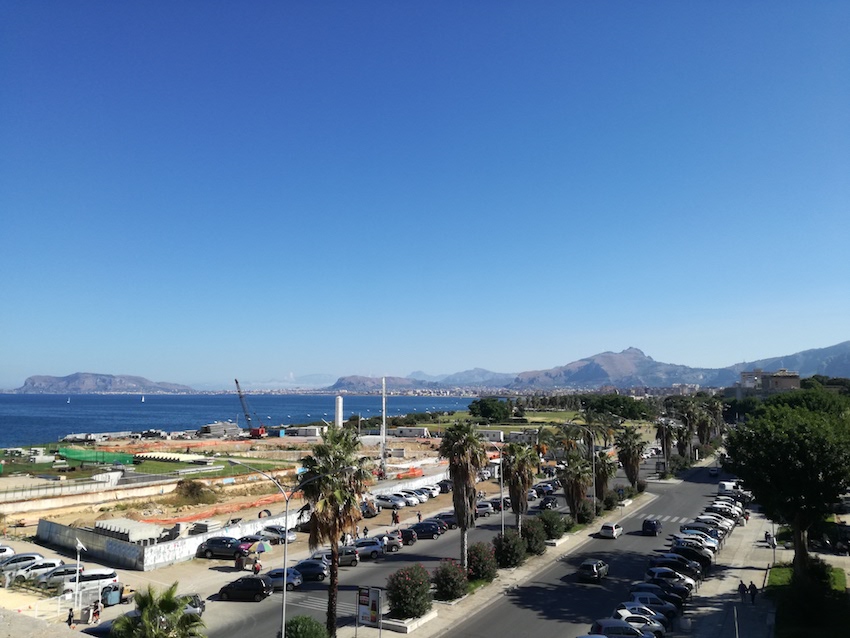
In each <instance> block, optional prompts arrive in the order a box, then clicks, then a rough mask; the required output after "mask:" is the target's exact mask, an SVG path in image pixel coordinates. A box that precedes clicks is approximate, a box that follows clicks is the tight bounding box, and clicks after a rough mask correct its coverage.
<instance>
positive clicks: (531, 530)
mask: <svg viewBox="0 0 850 638" xmlns="http://www.w3.org/2000/svg"><path fill="white" fill-rule="evenodd" d="M522 537H523V539H524V540H525V548H526V550H527V551H528V553H529V554H534V555H535V556H540V555H542V554H545V553H546V530H545V529H544V528H543V523H541V522H540V521H539V520H537V519H536V518H529V519H527V520H526V521H525V522H524V523H523V525H522Z"/></svg>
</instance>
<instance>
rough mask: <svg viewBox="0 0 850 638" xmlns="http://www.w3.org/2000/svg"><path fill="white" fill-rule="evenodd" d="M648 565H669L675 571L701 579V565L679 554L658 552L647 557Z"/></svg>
mask: <svg viewBox="0 0 850 638" xmlns="http://www.w3.org/2000/svg"><path fill="white" fill-rule="evenodd" d="M649 566H650V567H669V568H671V569H675V570H676V571H677V572H681V573H683V574H684V575H685V576H690V577H691V578H693V579H694V580H698V579H702V577H703V570H702V566H701V565H700V564H699V563H698V562H696V561H693V560H689V559H687V558H685V557H684V556H680V555H679V554H673V553H670V554H660V555H658V556H652V557H650V559H649Z"/></svg>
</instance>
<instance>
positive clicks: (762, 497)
mask: <svg viewBox="0 0 850 638" xmlns="http://www.w3.org/2000/svg"><path fill="white" fill-rule="evenodd" d="M789 394H803V393H802V392H800V393H796V392H795V393H789ZM777 403H779V402H777ZM804 403H805V402H804ZM848 425H850V423H848V421H847V419H846V418H845V417H840V416H838V415H836V414H830V413H828V412H813V411H811V410H808V409H806V408H805V407H791V406H789V405H781V404H777V405H770V406H766V407H765V408H764V409H763V410H762V411H760V414H759V416H757V417H755V418H754V419H752V420H751V421H748V422H747V423H746V424H744V425H741V426H739V427H737V428H736V429H734V430H733V431H732V432H731V433H730V434H729V436H728V439H727V442H726V449H727V452H728V454H729V459H728V461H727V463H726V467H727V469H728V470H729V471H731V472H733V473H735V474H737V475H738V476H739V477H740V478H741V479H743V481H744V484H745V485H746V487H747V489H749V490H752V492H753V495H754V497H755V499H756V501H758V503H759V504H760V505H761V507H762V509H763V510H764V512H765V514H766V515H767V516H768V517H769V518H771V519H772V520H775V521H785V522H787V523H788V524H789V525H790V526H791V528H792V532H793V537H794V549H795V555H794V572H795V574H796V575H798V576H799V577H801V578H805V577H806V575H805V574H806V568H807V567H808V553H807V549H806V533H807V531H808V529H809V528H810V527H811V526H812V524H813V523H815V522H817V521H819V520H821V519H822V518H824V517H825V516H826V515H827V514H828V513H829V512H830V508H831V505H832V504H833V503H835V502H836V501H837V500H838V499H839V497H840V495H841V494H843V493H844V492H846V491H847V488H848V485H850V428H848Z"/></svg>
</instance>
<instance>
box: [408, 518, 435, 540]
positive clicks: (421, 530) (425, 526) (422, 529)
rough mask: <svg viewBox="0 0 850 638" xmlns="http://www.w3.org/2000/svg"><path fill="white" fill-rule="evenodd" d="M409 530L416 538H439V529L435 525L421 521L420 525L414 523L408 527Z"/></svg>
mask: <svg viewBox="0 0 850 638" xmlns="http://www.w3.org/2000/svg"><path fill="white" fill-rule="evenodd" d="M410 529H412V530H413V531H414V532H416V537H417V538H440V528H439V526H438V525H437V524H436V523H427V522H425V521H422V522H421V523H414V524H413V525H411V526H410Z"/></svg>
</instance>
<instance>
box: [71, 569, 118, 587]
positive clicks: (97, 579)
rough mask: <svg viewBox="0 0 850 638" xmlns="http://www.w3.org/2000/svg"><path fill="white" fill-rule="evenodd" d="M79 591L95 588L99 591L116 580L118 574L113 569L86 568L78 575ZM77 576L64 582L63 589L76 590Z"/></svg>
mask: <svg viewBox="0 0 850 638" xmlns="http://www.w3.org/2000/svg"><path fill="white" fill-rule="evenodd" d="M79 579H80V591H87V590H91V589H95V590H97V591H100V590H101V589H103V588H104V587H105V586H106V585H109V584H111V583H117V582H118V574H117V573H116V572H115V570H114V569H109V568H105V569H87V570H85V571H84V572H83V573H82V574H80V576H79ZM76 589H77V577H76V576H75V577H74V578H71V579H70V580H68V581H66V582H65V590H64V591H66V592H67V591H76Z"/></svg>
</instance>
